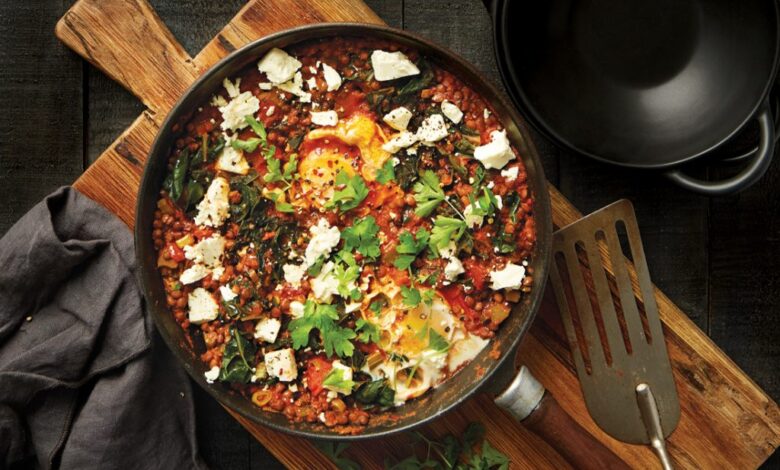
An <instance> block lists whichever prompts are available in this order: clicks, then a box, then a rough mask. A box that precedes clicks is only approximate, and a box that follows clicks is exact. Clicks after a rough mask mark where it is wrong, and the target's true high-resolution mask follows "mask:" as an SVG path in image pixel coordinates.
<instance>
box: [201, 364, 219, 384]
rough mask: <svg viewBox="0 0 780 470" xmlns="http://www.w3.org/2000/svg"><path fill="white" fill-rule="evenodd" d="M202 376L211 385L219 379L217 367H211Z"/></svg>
mask: <svg viewBox="0 0 780 470" xmlns="http://www.w3.org/2000/svg"><path fill="white" fill-rule="evenodd" d="M203 376H204V377H206V382H208V383H210V384H213V383H214V382H215V381H216V380H217V379H218V378H219V367H217V366H214V367H212V368H211V369H209V370H208V371H206V372H204V373H203Z"/></svg>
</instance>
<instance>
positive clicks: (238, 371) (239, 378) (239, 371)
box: [219, 327, 257, 383]
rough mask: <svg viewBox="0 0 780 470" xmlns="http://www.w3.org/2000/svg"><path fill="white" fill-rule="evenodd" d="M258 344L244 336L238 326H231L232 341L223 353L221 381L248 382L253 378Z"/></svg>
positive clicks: (220, 370) (220, 371)
mask: <svg viewBox="0 0 780 470" xmlns="http://www.w3.org/2000/svg"><path fill="white" fill-rule="evenodd" d="M256 352H257V349H256V346H255V344H254V343H253V342H251V341H249V340H247V339H246V338H244V336H243V335H242V334H241V332H240V331H238V329H237V328H236V327H231V328H230V341H228V342H227V344H226V345H225V352H224V353H223V354H222V367H220V369H219V380H220V381H221V382H237V383H248V382H249V380H250V379H251V378H252V363H253V362H254V358H255V353H256Z"/></svg>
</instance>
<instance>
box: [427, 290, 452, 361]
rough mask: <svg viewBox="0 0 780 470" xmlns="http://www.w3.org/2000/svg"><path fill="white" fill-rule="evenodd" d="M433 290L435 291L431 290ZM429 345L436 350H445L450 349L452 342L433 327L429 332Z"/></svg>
mask: <svg viewBox="0 0 780 470" xmlns="http://www.w3.org/2000/svg"><path fill="white" fill-rule="evenodd" d="M429 292H433V291H429ZM428 347H429V348H431V349H433V350H434V351H439V352H445V351H447V350H448V349H450V343H449V342H448V341H447V340H446V339H445V338H444V337H443V336H442V335H440V334H439V333H437V332H436V330H434V329H433V328H431V329H430V331H429V332H428Z"/></svg>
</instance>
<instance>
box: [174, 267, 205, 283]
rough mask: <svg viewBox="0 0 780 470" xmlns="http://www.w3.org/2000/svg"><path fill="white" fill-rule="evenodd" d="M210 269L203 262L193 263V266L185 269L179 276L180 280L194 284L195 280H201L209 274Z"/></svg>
mask: <svg viewBox="0 0 780 470" xmlns="http://www.w3.org/2000/svg"><path fill="white" fill-rule="evenodd" d="M209 272H210V271H209V269H208V268H207V267H205V266H203V265H202V264H193V265H192V266H191V267H189V268H187V269H185V270H184V272H183V273H181V276H179V282H181V283H182V284H184V285H187V284H192V283H193V282H197V281H200V280H201V279H203V278H204V277H206V276H208V275H209Z"/></svg>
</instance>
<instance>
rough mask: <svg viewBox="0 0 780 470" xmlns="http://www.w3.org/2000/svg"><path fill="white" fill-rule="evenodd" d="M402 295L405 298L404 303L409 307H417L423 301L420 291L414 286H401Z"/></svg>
mask: <svg viewBox="0 0 780 470" xmlns="http://www.w3.org/2000/svg"><path fill="white" fill-rule="evenodd" d="M401 297H402V298H403V304H404V305H406V306H407V307H416V306H418V305H420V302H421V301H422V296H421V295H420V291H419V290H417V289H415V288H414V287H406V286H401Z"/></svg>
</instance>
